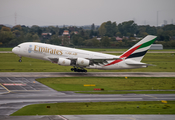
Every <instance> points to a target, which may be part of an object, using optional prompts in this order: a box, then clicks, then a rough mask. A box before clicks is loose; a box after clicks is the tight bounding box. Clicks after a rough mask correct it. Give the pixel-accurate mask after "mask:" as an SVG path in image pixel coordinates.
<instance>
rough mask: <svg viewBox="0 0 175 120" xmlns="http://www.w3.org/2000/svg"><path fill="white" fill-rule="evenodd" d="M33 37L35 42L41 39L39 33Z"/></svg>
mask: <svg viewBox="0 0 175 120" xmlns="http://www.w3.org/2000/svg"><path fill="white" fill-rule="evenodd" d="M32 39H33V42H39V41H40V39H39V36H38V35H37V34H34V35H33V36H32Z"/></svg>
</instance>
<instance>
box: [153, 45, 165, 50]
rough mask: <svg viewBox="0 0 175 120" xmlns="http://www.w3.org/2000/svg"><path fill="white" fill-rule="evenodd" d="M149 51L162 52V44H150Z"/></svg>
mask: <svg viewBox="0 0 175 120" xmlns="http://www.w3.org/2000/svg"><path fill="white" fill-rule="evenodd" d="M150 50H163V45H162V44H152V45H151V47H150Z"/></svg>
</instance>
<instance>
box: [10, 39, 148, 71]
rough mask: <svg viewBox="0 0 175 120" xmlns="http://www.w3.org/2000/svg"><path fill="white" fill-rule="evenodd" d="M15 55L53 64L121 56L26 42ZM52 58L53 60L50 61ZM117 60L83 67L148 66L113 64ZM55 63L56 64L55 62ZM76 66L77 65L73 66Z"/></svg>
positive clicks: (18, 47)
mask: <svg viewBox="0 0 175 120" xmlns="http://www.w3.org/2000/svg"><path fill="white" fill-rule="evenodd" d="M12 51H13V53H15V54H17V55H19V56H20V57H22V56H24V57H30V58H36V59H41V60H47V61H51V62H53V61H52V60H51V59H55V58H57V59H60V58H65V59H70V60H71V59H77V58H84V59H88V60H89V59H93V58H95V59H98V58H99V59H107V58H119V57H120V56H115V55H109V54H103V53H98V52H91V51H86V50H79V49H75V48H69V47H62V46H56V45H50V44H44V43H37V42H26V43H22V44H20V45H18V46H16V47H14V48H13V50H12ZM50 58H51V59H50ZM113 61H115V60H107V62H106V63H102V64H100V63H99V64H93V65H87V66H83V67H85V68H92V69H108V70H114V69H133V68H143V67H147V66H144V65H143V66H134V65H128V64H126V62H125V59H122V60H119V62H116V63H113V64H110V63H112V62H113ZM53 63H54V62H53ZM71 66H76V65H71Z"/></svg>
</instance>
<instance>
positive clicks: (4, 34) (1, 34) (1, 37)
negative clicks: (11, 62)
mask: <svg viewBox="0 0 175 120" xmlns="http://www.w3.org/2000/svg"><path fill="white" fill-rule="evenodd" d="M13 38H14V35H13V33H12V32H11V31H0V43H1V45H2V46H8V43H9V41H11V40H12V39H13Z"/></svg>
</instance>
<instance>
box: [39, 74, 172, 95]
mask: <svg viewBox="0 0 175 120" xmlns="http://www.w3.org/2000/svg"><path fill="white" fill-rule="evenodd" d="M37 81H39V82H40V83H42V84H45V85H47V86H49V87H51V88H53V89H55V90H57V91H93V89H94V88H103V89H104V90H105V92H109V93H108V94H110V93H111V90H112V92H114V91H115V90H175V78H139V77H129V78H127V79H126V78H124V77H66V78H65V77H60V78H39V79H37ZM89 84H90V85H92V84H93V85H96V86H87V87H85V86H84V85H89ZM123 92H124V91H123ZM126 92H127V91H125V93H126ZM142 92H148V91H142ZM153 92H155V91H153ZM94 93H96V92H94ZM97 93H98V92H97ZM114 93H115V92H114ZM128 93H131V92H130V91H129V92H128ZM132 93H133V91H132ZM160 93H163V92H162V91H161V92H160ZM166 93H175V91H167V92H166ZM117 94H118V93H117Z"/></svg>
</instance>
